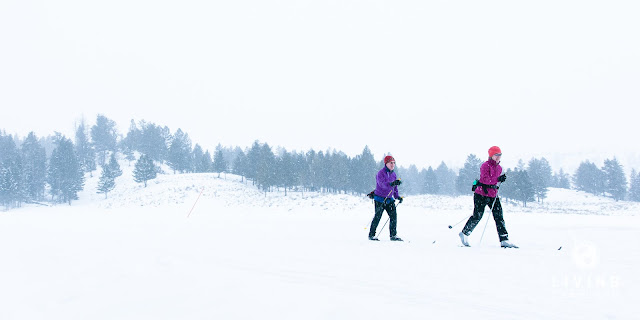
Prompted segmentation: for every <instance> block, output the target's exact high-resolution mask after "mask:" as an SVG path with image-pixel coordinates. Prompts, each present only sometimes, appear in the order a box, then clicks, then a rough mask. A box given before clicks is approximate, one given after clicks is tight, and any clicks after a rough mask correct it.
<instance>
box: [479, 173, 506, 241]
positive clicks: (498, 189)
mask: <svg viewBox="0 0 640 320" xmlns="http://www.w3.org/2000/svg"><path fill="white" fill-rule="evenodd" d="M501 184H502V182H500V183H498V187H496V197H495V198H493V203H492V204H491V214H492V215H493V206H495V205H496V200H498V191H500V185H501ZM488 224H489V217H487V222H485V223H484V229H483V230H482V236H480V242H479V243H478V246H479V245H480V244H481V243H482V238H484V232H485V231H486V230H487V225H488Z"/></svg>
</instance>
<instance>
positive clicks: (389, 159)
mask: <svg viewBox="0 0 640 320" xmlns="http://www.w3.org/2000/svg"><path fill="white" fill-rule="evenodd" d="M391 161H396V159H394V158H393V157H392V156H386V157H384V164H387V163H389V162H391Z"/></svg>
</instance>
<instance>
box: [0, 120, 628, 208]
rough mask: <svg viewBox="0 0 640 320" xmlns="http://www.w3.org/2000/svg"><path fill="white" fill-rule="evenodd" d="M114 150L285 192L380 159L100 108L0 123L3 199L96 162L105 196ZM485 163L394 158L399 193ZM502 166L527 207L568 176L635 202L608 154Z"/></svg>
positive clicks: (343, 179)
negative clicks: (87, 119) (247, 141)
mask: <svg viewBox="0 0 640 320" xmlns="http://www.w3.org/2000/svg"><path fill="white" fill-rule="evenodd" d="M18 145H20V147H18ZM46 147H49V149H51V150H50V151H47V150H46V149H47V148H46ZM119 153H121V154H122V155H123V156H124V158H125V159H126V160H128V161H129V163H131V162H133V161H135V167H134V168H135V169H134V174H133V178H134V180H135V181H136V182H139V183H143V184H144V186H145V187H146V185H147V181H149V180H151V179H154V178H155V177H156V176H157V174H158V173H162V170H161V169H160V164H167V165H168V166H169V168H171V170H172V171H173V172H174V173H191V172H194V173H200V172H216V173H218V177H220V174H221V173H234V174H237V175H240V176H242V177H243V178H246V179H247V181H251V183H252V184H254V185H256V186H258V187H259V188H260V189H261V190H264V191H265V192H269V191H272V190H274V189H275V188H277V189H280V188H282V189H283V190H284V192H285V194H286V193H287V192H288V191H298V192H304V191H320V192H331V193H352V194H365V193H368V192H370V191H371V190H372V189H373V188H374V187H375V174H376V173H377V171H378V170H380V168H382V167H383V166H384V164H383V163H382V162H381V161H380V162H377V161H376V160H375V159H374V156H373V154H372V153H371V151H370V149H369V148H368V147H367V146H365V148H364V150H363V151H362V153H361V154H359V155H357V156H355V157H349V156H347V155H346V154H344V153H343V152H339V151H335V150H327V151H325V152H323V151H314V150H313V149H312V150H309V151H306V152H296V151H292V152H288V151H287V150H285V149H282V148H279V149H277V150H276V151H275V152H274V150H273V148H272V147H270V146H269V145H268V144H267V143H260V142H259V141H256V142H254V143H253V145H252V146H251V147H249V148H246V149H245V150H243V149H241V148H240V147H234V148H228V147H227V148H225V147H222V146H221V145H220V144H219V145H218V146H217V147H216V150H215V153H214V154H213V156H212V155H211V154H210V153H209V151H208V150H204V149H203V148H202V147H201V146H200V145H198V144H196V145H195V146H193V147H192V142H191V139H190V138H189V135H188V134H187V133H185V132H183V131H182V130H181V129H178V130H176V131H175V132H174V133H173V134H172V133H171V131H170V129H169V128H168V127H166V126H164V127H161V126H158V125H156V124H154V123H149V122H145V121H144V120H143V121H140V122H138V123H136V122H135V121H133V120H131V123H130V126H129V130H128V132H127V134H126V136H124V137H123V136H121V135H119V133H118V132H117V130H116V124H115V122H114V121H112V120H110V119H108V118H107V117H105V116H103V115H98V117H97V119H96V124H95V125H93V126H92V127H90V128H88V127H87V126H86V124H85V123H84V121H83V122H81V123H80V124H79V125H78V127H77V128H76V135H75V143H74V142H73V141H71V139H68V138H67V137H65V136H63V135H61V134H59V133H56V134H55V135H54V136H53V137H46V138H41V139H39V138H37V137H36V135H35V134H34V133H33V132H31V133H29V135H28V136H27V137H26V138H25V139H24V140H20V139H18V138H17V137H12V136H11V135H6V134H5V133H4V132H0V203H1V204H2V205H4V206H5V207H8V208H9V207H18V206H20V205H21V204H22V203H24V202H38V201H51V202H54V203H55V202H60V203H69V204H70V203H71V201H72V200H76V199H77V198H78V196H77V193H78V192H79V191H81V190H83V188H84V179H85V174H89V175H91V176H92V175H93V172H94V171H96V170H97V168H98V166H100V168H101V173H100V180H99V183H98V187H97V190H96V192H98V193H103V194H104V195H105V197H108V193H109V192H110V191H111V190H113V188H114V187H115V178H116V177H118V176H121V175H122V170H121V169H120V166H119V164H118V161H117V155H118V154H119ZM136 153H137V154H139V156H138V158H137V159H136V156H135V154H136ZM107 159H108V160H107ZM483 162H484V160H481V159H480V158H478V157H477V156H475V155H473V154H471V155H469V156H468V157H467V159H466V161H465V163H464V166H463V167H462V168H461V169H460V170H459V171H458V172H457V173H456V172H455V171H454V170H452V169H450V168H448V167H447V165H446V164H445V163H444V162H442V163H441V164H440V165H439V166H438V167H437V168H435V169H433V168H432V167H429V168H427V169H421V170H418V168H417V167H416V166H415V165H411V166H409V167H408V168H404V167H398V169H397V172H398V176H399V177H400V178H401V179H402V180H403V184H402V185H401V193H402V194H403V195H418V194H438V195H450V196H455V195H460V194H469V193H470V192H471V185H472V183H473V181H474V180H475V179H477V178H479V176H478V175H479V172H480V166H481V164H482V163H483ZM505 173H506V174H507V177H508V179H507V181H506V182H505V183H504V184H503V185H502V186H501V188H500V195H501V197H503V198H506V199H507V200H509V199H511V200H514V201H520V202H522V204H523V205H524V206H526V204H527V203H528V202H532V201H537V202H543V201H544V199H545V198H546V197H547V192H548V188H549V187H555V188H567V189H569V188H571V187H572V185H573V187H574V188H575V189H577V190H581V191H585V192H588V193H592V194H594V195H603V196H608V197H611V198H613V199H615V200H622V199H629V200H632V201H640V173H638V172H636V171H635V170H632V173H631V179H630V183H629V184H628V183H627V179H626V176H625V175H624V171H623V168H622V166H621V165H620V163H619V162H618V161H617V160H616V159H615V158H613V159H607V160H605V162H604V166H603V167H602V168H598V167H597V166H596V165H595V164H594V163H591V162H589V161H585V162H583V163H581V164H580V166H579V168H578V169H577V170H576V172H575V174H574V175H573V176H570V175H568V174H567V173H565V172H563V170H562V169H561V170H560V171H559V172H556V173H554V172H553V171H552V168H551V166H550V165H549V163H548V161H547V160H546V159H545V158H541V159H536V158H533V159H531V160H530V161H529V162H528V163H527V164H525V163H524V162H523V161H522V160H520V161H519V163H518V165H517V166H516V167H515V168H508V169H506V170H505ZM627 186H629V188H627ZM49 197H50V198H49Z"/></svg>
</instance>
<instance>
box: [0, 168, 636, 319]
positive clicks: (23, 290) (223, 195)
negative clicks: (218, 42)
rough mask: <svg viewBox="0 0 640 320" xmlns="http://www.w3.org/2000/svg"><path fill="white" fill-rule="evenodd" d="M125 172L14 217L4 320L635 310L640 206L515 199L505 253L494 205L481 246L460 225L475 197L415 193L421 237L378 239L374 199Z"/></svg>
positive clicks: (0, 219)
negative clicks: (104, 185)
mask: <svg viewBox="0 0 640 320" xmlns="http://www.w3.org/2000/svg"><path fill="white" fill-rule="evenodd" d="M122 167H123V171H124V174H123V176H121V177H119V178H118V180H117V181H116V183H117V187H116V188H115V190H113V192H112V193H110V194H109V198H108V199H104V195H102V194H96V193H95V185H96V183H97V178H98V177H96V176H94V177H93V178H90V179H88V181H87V183H86V188H85V191H83V193H82V194H80V200H79V201H76V202H74V203H73V205H71V206H68V205H56V206H53V207H36V206H25V207H23V208H20V209H16V210H10V211H7V212H2V213H0V258H1V259H2V263H0V284H1V285H0V319H3V320H5V319H6V320H14V319H20V320H23V319H65V320H68V319H154V320H157V319H368V318H392V319H633V318H635V317H636V311H635V303H634V302H635V300H636V298H635V297H637V296H638V294H639V293H640V292H639V290H638V288H639V287H640V281H639V279H638V277H637V276H636V274H637V270H636V269H637V267H638V266H639V265H640V253H639V251H638V250H637V248H636V245H637V243H638V240H640V236H639V235H640V223H639V222H640V217H638V215H637V212H638V211H637V209H638V207H637V205H636V204H633V203H628V202H618V203H616V202H614V201H611V200H608V199H603V198H597V197H592V196H587V195H584V194H581V193H577V192H573V191H567V190H551V192H550V196H549V198H548V199H547V200H546V201H545V204H544V205H539V204H529V206H528V207H527V208H522V207H520V206H516V205H506V207H505V219H506V222H507V228H508V230H509V232H510V237H511V240H512V241H513V242H515V243H516V244H518V245H520V246H521V249H518V250H505V249H501V248H499V246H498V241H497V235H496V231H495V225H494V223H493V220H492V219H488V218H487V217H488V216H490V215H487V217H485V218H484V219H483V220H482V221H481V223H480V224H479V225H478V228H477V229H476V230H475V231H474V233H473V234H472V235H471V237H470V241H471V245H472V247H471V248H462V247H460V246H459V240H458V237H457V233H458V232H459V230H460V229H461V228H462V225H461V224H460V225H457V226H456V227H454V228H453V229H449V228H448V227H447V226H448V225H450V224H455V223H456V222H458V221H461V220H462V221H463V220H464V219H465V218H466V217H468V216H469V215H470V213H471V208H472V207H471V206H472V204H471V201H472V200H471V195H468V196H461V197H437V196H416V197H407V199H406V201H405V203H403V204H401V205H399V207H398V215H399V221H398V231H399V235H400V236H402V237H403V238H405V239H406V240H407V241H405V242H404V243H396V242H390V241H388V226H387V227H385V229H384V230H379V231H378V233H379V235H380V239H381V240H382V241H380V242H372V241H368V240H367V233H368V227H369V224H370V221H371V218H372V216H373V205H372V204H371V202H370V200H368V199H366V198H364V197H359V196H351V195H323V194H317V193H304V194H302V193H299V192H294V193H288V194H287V196H286V197H285V196H284V192H283V191H279V192H272V193H267V194H266V195H265V194H264V193H263V192H260V191H259V190H257V189H256V188H255V187H253V186H251V184H250V183H249V184H245V183H242V182H241V181H240V180H241V179H240V178H239V177H237V176H233V175H227V176H226V179H225V176H224V175H222V176H221V178H217V174H185V175H171V174H168V175H160V176H159V177H158V178H157V179H156V180H152V181H150V183H149V185H148V187H147V188H144V187H143V186H142V184H137V183H134V182H133V179H132V178H131V167H126V165H123V166H122ZM200 192H202V196H201V197H200V198H199V199H198V196H199V194H200ZM196 200H197V203H196ZM194 204H196V205H195V207H194ZM192 208H193V212H192V213H191V215H190V216H189V217H187V215H188V213H189V212H190V210H191V209H192ZM560 213H562V214H560ZM605 213H606V215H602V214H605ZM383 220H386V216H385V217H383ZM485 223H488V224H487V227H486V232H485V235H484V238H483V239H482V241H481V239H480V238H481V235H482V233H483V229H484V226H485ZM560 247H562V248H561V250H558V249H559V248H560Z"/></svg>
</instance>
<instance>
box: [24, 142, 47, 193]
mask: <svg viewBox="0 0 640 320" xmlns="http://www.w3.org/2000/svg"><path fill="white" fill-rule="evenodd" d="M22 159H23V162H24V182H25V188H26V195H27V196H28V197H29V198H30V199H32V200H40V199H42V198H43V197H44V187H45V183H46V181H47V155H46V153H45V150H44V148H43V147H42V146H41V145H40V142H38V138H37V137H36V135H35V133H33V132H30V133H29V135H28V136H27V138H26V139H25V140H24V142H23V143H22Z"/></svg>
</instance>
